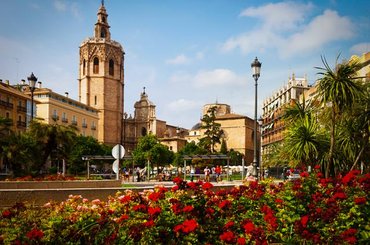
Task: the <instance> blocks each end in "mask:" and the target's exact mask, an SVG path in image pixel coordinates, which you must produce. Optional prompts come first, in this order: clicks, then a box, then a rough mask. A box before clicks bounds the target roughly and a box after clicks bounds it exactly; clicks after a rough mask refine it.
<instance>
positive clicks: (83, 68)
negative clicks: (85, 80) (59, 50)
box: [82, 59, 86, 75]
mask: <svg viewBox="0 0 370 245" xmlns="http://www.w3.org/2000/svg"><path fill="white" fill-rule="evenodd" d="M82 75H86V60H85V59H84V61H83V64H82Z"/></svg>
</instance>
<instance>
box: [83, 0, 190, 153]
mask: <svg viewBox="0 0 370 245" xmlns="http://www.w3.org/2000/svg"><path fill="white" fill-rule="evenodd" d="M97 17H98V18H97V22H96V23H95V28H94V36H93V37H90V38H87V39H86V40H84V41H83V42H82V44H81V46H80V62H79V79H78V81H79V87H78V88H79V101H80V102H81V103H84V104H86V105H87V106H91V107H93V108H95V109H97V110H98V117H99V121H98V130H97V132H98V137H97V139H98V140H99V141H100V142H104V143H105V144H108V145H115V144H121V145H123V146H124V147H125V148H126V150H127V151H128V153H129V152H131V151H132V150H133V149H134V148H135V146H136V144H137V142H138V138H139V137H141V136H145V135H147V134H149V133H151V134H154V135H156V136H157V137H158V138H159V140H160V141H161V142H162V143H163V144H165V145H167V146H168V147H169V148H170V150H173V151H175V152H176V151H177V150H179V149H181V147H183V146H184V145H185V143H186V140H185V139H184V136H185V134H187V130H186V129H183V128H179V127H176V126H171V125H167V124H166V122H165V121H163V120H159V119H157V118H156V112H155V105H154V104H153V103H152V102H151V101H150V100H149V98H148V94H147V93H146V91H145V88H144V89H143V92H142V93H141V95H140V100H139V101H137V102H136V103H135V105H134V108H135V112H134V116H131V115H130V116H128V115H127V113H125V112H124V103H125V100H124V84H125V82H124V55H125V52H124V50H123V48H122V46H121V44H119V43H118V42H116V41H114V40H112V39H111V33H110V30H109V28H110V26H109V24H108V14H107V11H106V9H105V6H104V1H102V3H101V5H100V8H99V10H98V13H97Z"/></svg>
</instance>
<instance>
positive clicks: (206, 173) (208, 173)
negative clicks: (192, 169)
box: [204, 166, 211, 182]
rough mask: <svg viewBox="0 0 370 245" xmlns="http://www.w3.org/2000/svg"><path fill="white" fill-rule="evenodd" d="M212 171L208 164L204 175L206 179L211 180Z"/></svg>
mask: <svg viewBox="0 0 370 245" xmlns="http://www.w3.org/2000/svg"><path fill="white" fill-rule="evenodd" d="M210 173H211V170H210V169H209V168H208V166H206V168H205V169H204V177H205V180H204V181H206V182H209V175H210Z"/></svg>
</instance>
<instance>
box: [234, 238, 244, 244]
mask: <svg viewBox="0 0 370 245" xmlns="http://www.w3.org/2000/svg"><path fill="white" fill-rule="evenodd" d="M236 243H237V244H238V245H245V244H246V241H245V238H244V237H239V238H238V240H236Z"/></svg>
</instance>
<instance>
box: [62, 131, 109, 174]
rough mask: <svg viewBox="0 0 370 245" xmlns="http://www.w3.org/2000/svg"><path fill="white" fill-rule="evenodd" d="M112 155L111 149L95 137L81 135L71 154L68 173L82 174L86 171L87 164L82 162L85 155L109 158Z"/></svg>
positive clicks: (77, 138)
mask: <svg viewBox="0 0 370 245" xmlns="http://www.w3.org/2000/svg"><path fill="white" fill-rule="evenodd" d="M110 154H111V147H109V146H107V145H104V144H102V143H100V142H99V141H98V140H97V139H95V138H94V137H91V136H82V135H79V136H77V137H76V139H75V140H74V144H73V149H72V150H71V152H70V156H69V160H70V164H69V167H68V172H70V173H74V174H80V173H82V172H84V171H85V170H86V163H85V162H84V161H83V160H82V156H84V155H101V156H107V155H110ZM96 161H98V160H96Z"/></svg>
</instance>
